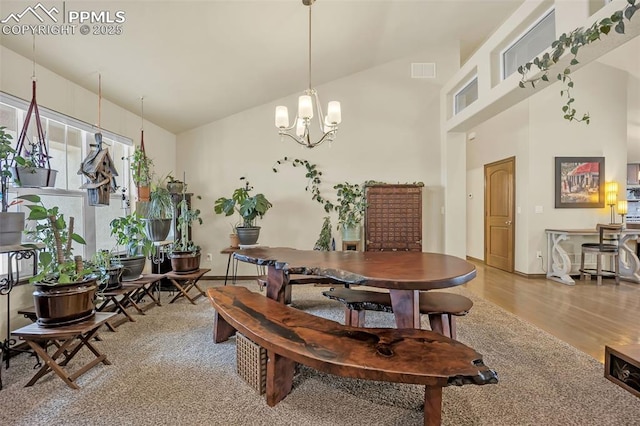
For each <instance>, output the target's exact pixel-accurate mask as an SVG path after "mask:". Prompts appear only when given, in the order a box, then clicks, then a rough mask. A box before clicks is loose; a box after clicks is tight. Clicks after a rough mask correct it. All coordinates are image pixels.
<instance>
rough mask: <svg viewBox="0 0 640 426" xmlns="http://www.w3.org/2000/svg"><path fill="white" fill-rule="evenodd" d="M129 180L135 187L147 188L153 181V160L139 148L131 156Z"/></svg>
mask: <svg viewBox="0 0 640 426" xmlns="http://www.w3.org/2000/svg"><path fill="white" fill-rule="evenodd" d="M131 178H132V179H133V183H135V184H136V186H149V185H151V181H152V180H153V160H151V158H149V157H147V154H146V153H145V152H144V151H143V150H142V149H141V148H140V147H139V146H136V148H135V150H134V151H133V155H132V156H131Z"/></svg>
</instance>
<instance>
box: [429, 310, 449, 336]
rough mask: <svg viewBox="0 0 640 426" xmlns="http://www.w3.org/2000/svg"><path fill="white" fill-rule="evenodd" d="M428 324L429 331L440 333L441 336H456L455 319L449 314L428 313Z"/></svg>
mask: <svg viewBox="0 0 640 426" xmlns="http://www.w3.org/2000/svg"><path fill="white" fill-rule="evenodd" d="M429 325H430V326H431V331H435V332H436V333H439V334H442V335H443V336H446V337H450V338H451V339H455V338H456V329H455V319H454V317H453V315H449V314H429Z"/></svg>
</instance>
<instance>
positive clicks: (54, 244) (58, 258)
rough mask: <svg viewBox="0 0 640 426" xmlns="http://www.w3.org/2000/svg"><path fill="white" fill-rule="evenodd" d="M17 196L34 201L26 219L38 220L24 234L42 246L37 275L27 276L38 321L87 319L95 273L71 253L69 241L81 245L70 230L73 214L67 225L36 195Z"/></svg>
mask: <svg viewBox="0 0 640 426" xmlns="http://www.w3.org/2000/svg"><path fill="white" fill-rule="evenodd" d="M19 198H21V199H23V200H26V201H29V202H31V203H34V204H31V205H27V208H29V210H30V212H29V217H28V219H29V220H35V221H37V222H38V223H37V225H36V227H35V229H32V230H29V231H27V233H28V234H29V235H30V237H31V239H32V240H33V241H35V242H38V243H42V244H43V245H44V249H43V250H41V251H40V252H39V254H38V274H36V275H35V276H33V277H31V278H30V279H29V282H31V283H33V284H35V286H36V290H35V291H34V292H33V301H34V305H35V310H36V316H37V317H38V324H40V325H42V326H47V327H54V326H62V325H67V324H73V323H76V322H79V321H83V320H85V319H89V318H91V317H92V316H93V315H94V314H95V306H94V298H95V293H96V290H97V285H96V276H95V275H94V270H93V269H92V268H90V267H87V265H85V264H84V263H83V262H82V257H81V256H76V257H74V256H73V247H72V242H73V241H75V242H77V243H80V244H85V241H84V239H83V238H82V237H81V236H80V235H78V234H75V233H74V232H73V217H71V218H69V225H68V227H67V222H66V221H65V218H64V215H63V214H61V213H60V211H59V208H58V207H52V208H46V207H45V206H44V204H43V203H42V201H41V199H40V197H39V196H37V195H23V196H21V197H19Z"/></svg>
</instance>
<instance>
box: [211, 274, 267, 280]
mask: <svg viewBox="0 0 640 426" xmlns="http://www.w3.org/2000/svg"><path fill="white" fill-rule="evenodd" d="M225 278H226V277H225V276H224V275H205V276H204V277H202V278H200V281H202V280H204V281H224V279H225ZM256 278H257V276H256V275H238V276H237V277H236V281H238V280H255V279H256ZM232 280H233V277H229V278H227V281H232Z"/></svg>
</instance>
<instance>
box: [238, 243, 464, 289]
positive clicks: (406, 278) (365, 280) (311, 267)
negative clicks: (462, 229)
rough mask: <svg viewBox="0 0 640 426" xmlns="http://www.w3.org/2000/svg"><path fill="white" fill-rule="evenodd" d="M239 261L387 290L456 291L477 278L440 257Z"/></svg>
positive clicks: (306, 253)
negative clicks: (452, 289)
mask: <svg viewBox="0 0 640 426" xmlns="http://www.w3.org/2000/svg"><path fill="white" fill-rule="evenodd" d="M234 256H235V258H236V259H238V260H240V261H243V262H248V263H255V264H258V265H264V266H271V267H275V269H279V270H283V271H287V272H288V273H289V274H304V275H320V276H324V277H329V278H332V279H335V280H337V281H340V282H344V283H347V284H356V285H368V286H372V287H381V288H387V289H399V290H400V289H402V290H432V289H438V288H447V287H455V286H458V285H461V284H464V283H466V282H468V281H470V280H471V279H473V278H474V277H475V276H476V268H475V266H473V264H471V263H469V262H467V261H466V260H463V259H460V258H458V257H455V256H449V255H446V254H439V253H423V252H358V251H318V250H296V249H291V248H268V247H264V248H252V249H244V250H242V251H237V252H235V253H234Z"/></svg>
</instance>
